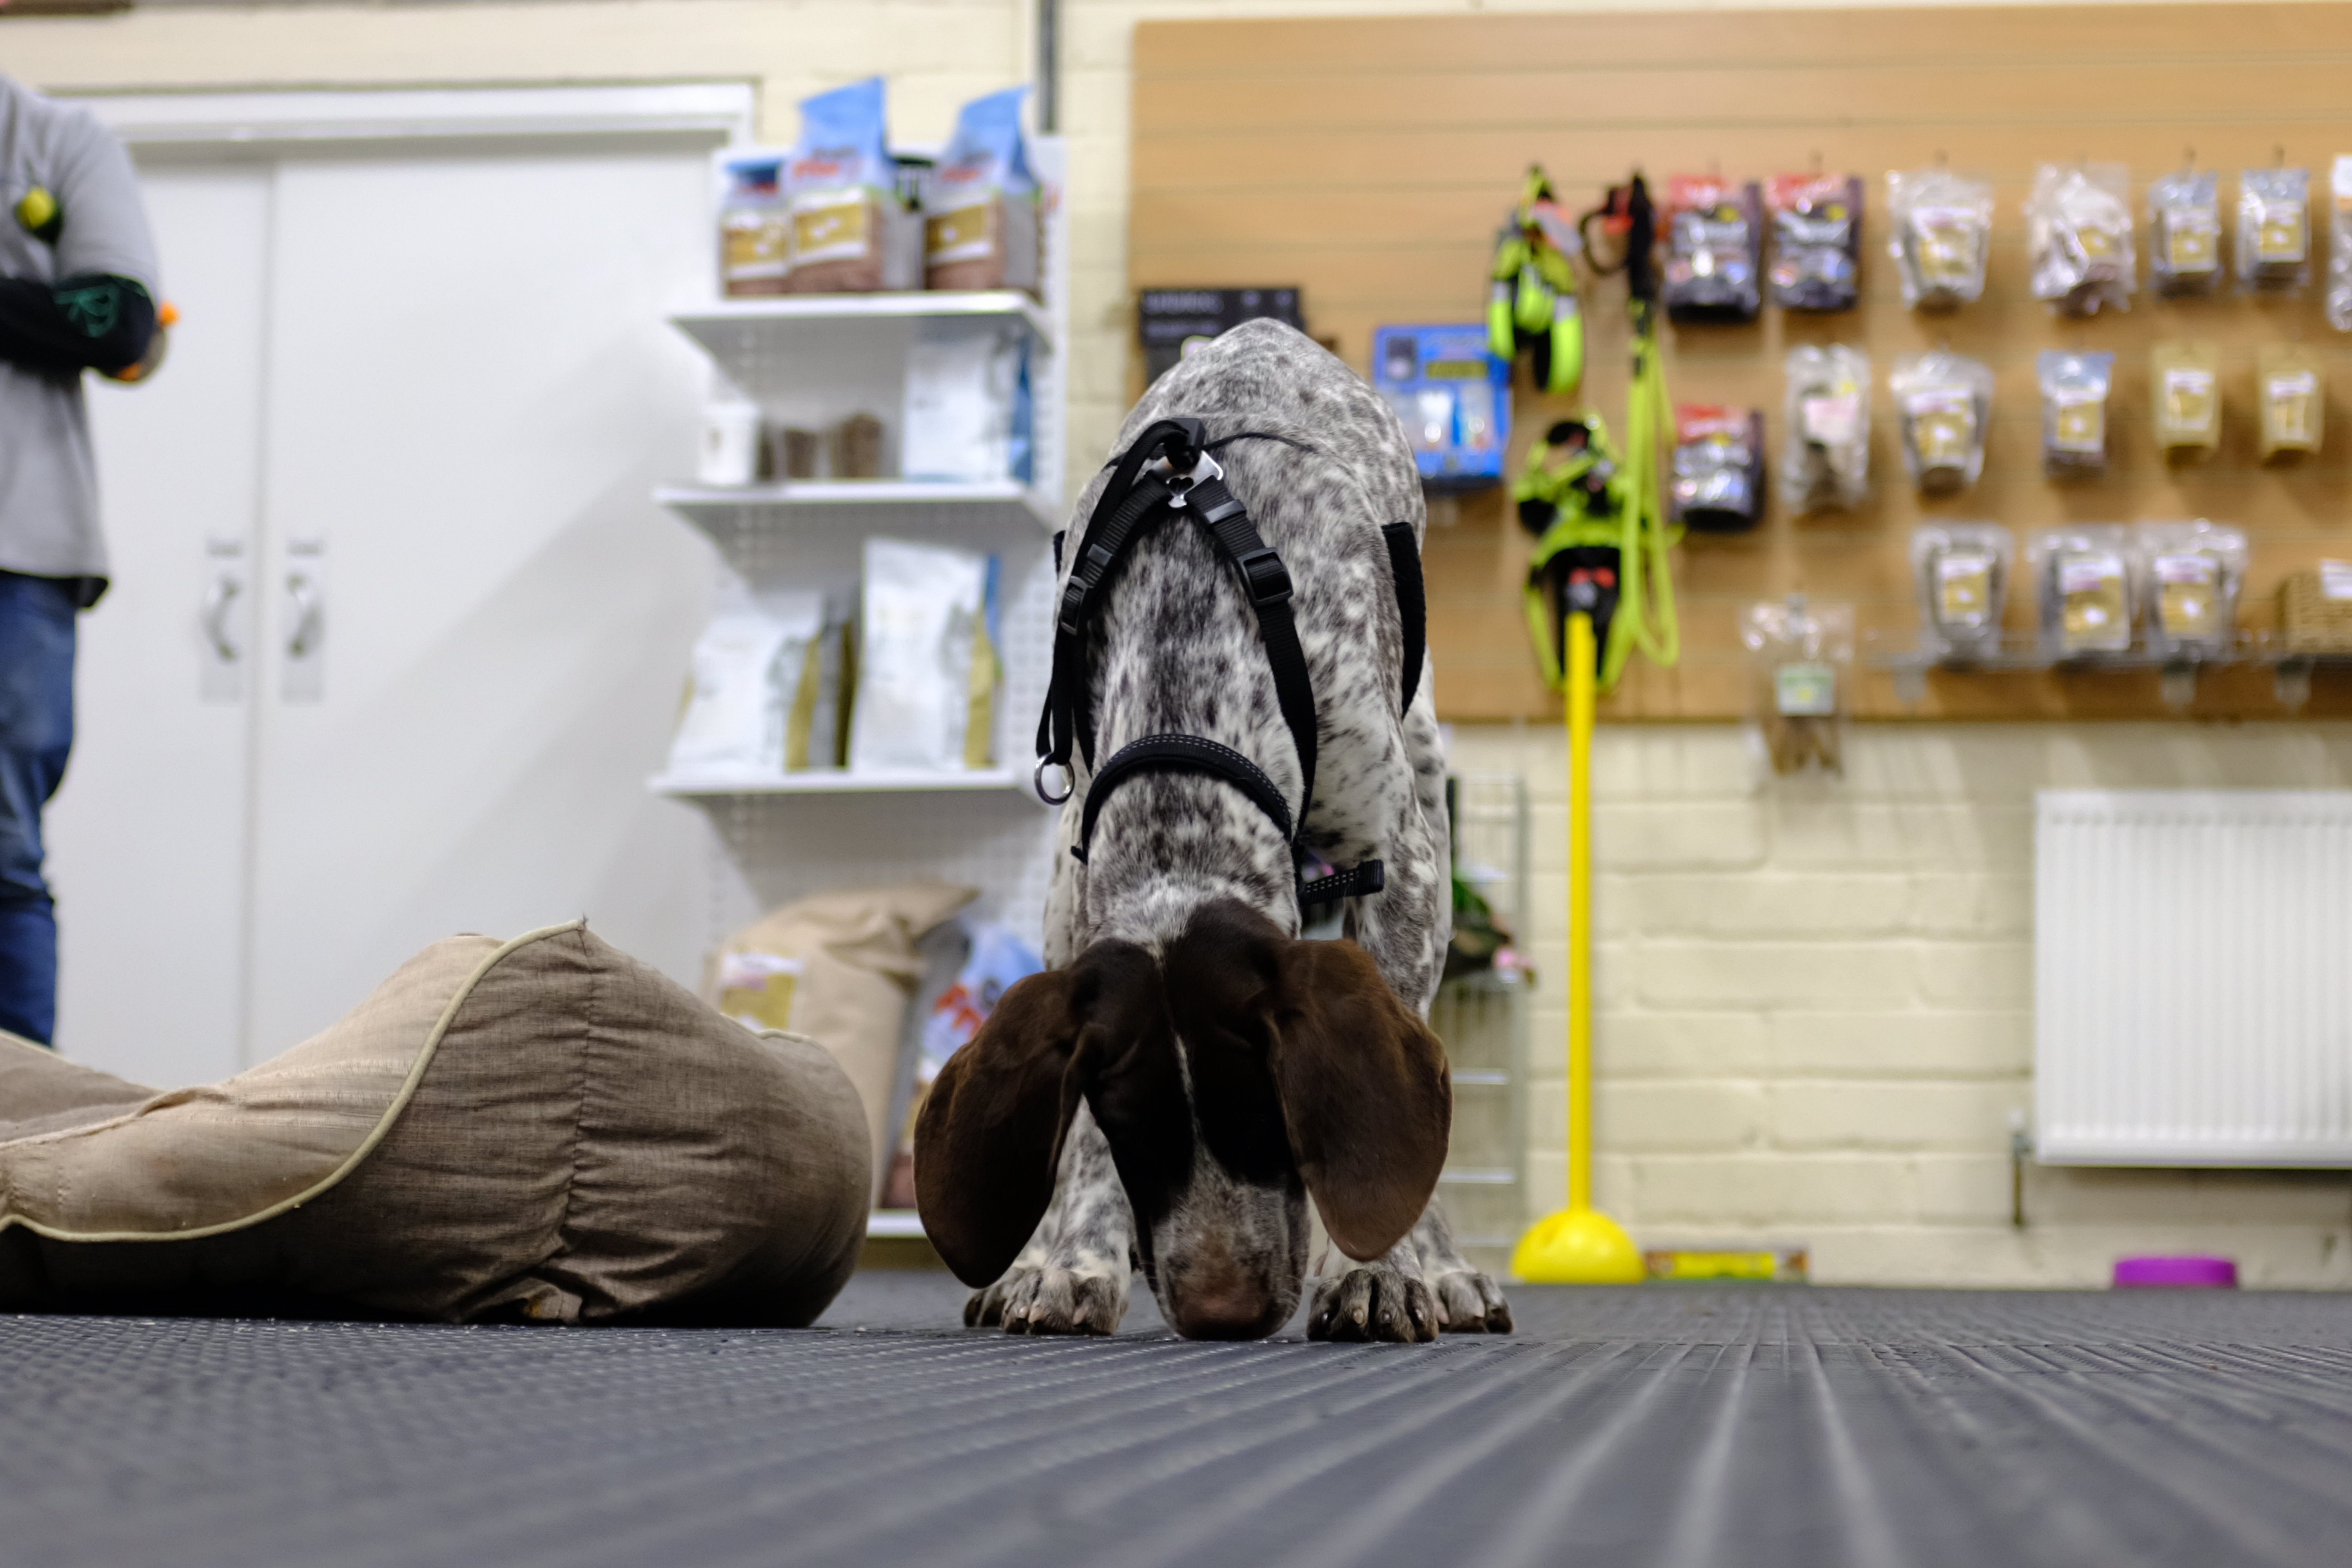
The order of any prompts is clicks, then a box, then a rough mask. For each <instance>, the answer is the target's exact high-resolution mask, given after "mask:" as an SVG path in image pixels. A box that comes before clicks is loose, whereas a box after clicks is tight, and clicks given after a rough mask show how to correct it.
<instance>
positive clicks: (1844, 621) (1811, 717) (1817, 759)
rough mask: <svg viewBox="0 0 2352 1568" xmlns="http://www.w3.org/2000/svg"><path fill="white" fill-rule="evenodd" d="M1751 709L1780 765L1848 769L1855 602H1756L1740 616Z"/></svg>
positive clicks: (1785, 769) (1791, 769)
mask: <svg viewBox="0 0 2352 1568" xmlns="http://www.w3.org/2000/svg"><path fill="white" fill-rule="evenodd" d="M1739 640H1740V642H1741V644H1742V645H1743V646H1744V647H1746V648H1747V649H1748V694H1749V702H1748V707H1749V711H1750V713H1751V714H1752V716H1753V717H1754V720H1755V723H1756V727H1757V731H1758V732H1759V734H1760V735H1761V736H1762V738H1763V742H1764V751H1765V753H1766V755H1767V756H1769V758H1770V759H1771V763H1772V771H1773V772H1774V773H1801V772H1803V771H1804V770H1805V769H1807V768H1814V767H1817V768H1819V769H1821V770H1822V772H1823V773H1843V772H1844V771H1845V760H1844V751H1843V745H1842V744H1841V741H1842V729H1843V719H1844V716H1845V709H1846V688H1847V687H1848V686H1849V685H1851V684H1852V679H1851V678H1852V675H1853V605H1808V604H1807V603H1806V601H1805V596H1804V595H1802V594H1791V595H1789V597H1788V599H1787V601H1786V602H1785V603H1781V604H1765V605H1748V607H1747V609H1746V610H1744V611H1743V612H1742V613H1741V615H1740V617H1739Z"/></svg>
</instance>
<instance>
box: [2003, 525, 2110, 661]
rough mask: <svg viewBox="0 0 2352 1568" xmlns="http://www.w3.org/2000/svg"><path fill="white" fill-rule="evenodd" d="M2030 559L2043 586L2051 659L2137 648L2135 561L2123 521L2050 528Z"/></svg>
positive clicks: (2029, 551) (2031, 548) (2045, 641)
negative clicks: (2134, 628) (2134, 642)
mask: <svg viewBox="0 0 2352 1568" xmlns="http://www.w3.org/2000/svg"><path fill="white" fill-rule="evenodd" d="M2026 559H2027V561H2028V563H2030V564H2031V565H2032V571H2033V577H2034V581H2035V583H2036V584H2038V585H2039V595H2040V598H2041V611H2042V652H2043V653H2044V654H2045V655H2047V656H2048V657H2050V658H2082V657H2084V655H2086V654H2088V655H2097V654H2103V653H2128V652H2129V651H2130V650H2131V642H2132V606H2133V603H2134V600H2135V598H2136V597H2137V595H2134V594H2133V592H2132V584H2133V580H2134V575H2135V574H2134V570H2133V568H2134V563H2135V558H2134V555H2133V552H2132V549H2131V543H2130V540H2129V538H2128V536H2127V535H2126V533H2125V531H2124V529H2123V526H2122V525H2121V524H2120V523H2077V524H2075V525H2074V526H2073V527H2071V528H2053V529H2047V530H2044V531H2042V532H2041V533H2037V534H2035V535H2034V536H2033V539H2032V542H2031V543H2030V544H2029V545H2028V546H2027V548H2026Z"/></svg>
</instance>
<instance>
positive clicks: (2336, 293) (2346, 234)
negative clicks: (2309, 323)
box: [2327, 153, 2352, 332]
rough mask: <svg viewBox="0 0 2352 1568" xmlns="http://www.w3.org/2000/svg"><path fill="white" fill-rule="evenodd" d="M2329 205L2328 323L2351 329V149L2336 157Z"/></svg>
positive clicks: (2329, 184)
mask: <svg viewBox="0 0 2352 1568" xmlns="http://www.w3.org/2000/svg"><path fill="white" fill-rule="evenodd" d="M2328 194H2329V195H2331V196H2332V197H2333V198H2334V199H2333V200H2332V201H2331V202H2329V204H2328V208H2327V324H2328V325H2329V326H2331V327H2334V328H2335V329H2336V331H2339V332H2352V153H2344V154H2341V155H2339V156H2338V157H2337V158H2336V167H2335V169H2334V171H2333V178H2331V179H2330V180H2329V181H2328Z"/></svg>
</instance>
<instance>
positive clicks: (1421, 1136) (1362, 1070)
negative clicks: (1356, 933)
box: [1272, 942, 1454, 1262]
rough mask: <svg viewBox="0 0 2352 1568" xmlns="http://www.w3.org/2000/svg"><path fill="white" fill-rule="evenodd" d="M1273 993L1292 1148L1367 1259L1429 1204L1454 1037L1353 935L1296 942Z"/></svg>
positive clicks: (1440, 1153) (1313, 1187)
mask: <svg viewBox="0 0 2352 1568" xmlns="http://www.w3.org/2000/svg"><path fill="white" fill-rule="evenodd" d="M1280 967H1281V978H1280V980H1279V981H1278V983H1277V985H1276V996H1275V997H1274V999H1273V1006H1272V1023H1273V1029H1274V1052H1273V1065H1274V1080H1275V1086H1276V1089H1277V1091H1278V1092H1279V1093H1280V1094H1281V1097H1282V1116H1283V1121H1284V1124H1285V1126H1286V1128H1287V1130H1288V1131H1289V1134H1290V1153H1291V1158H1293V1159H1294V1160H1296V1161H1297V1163H1298V1173H1299V1175H1300V1176H1301V1177H1303V1178H1304V1179H1305V1180H1306V1183H1307V1192H1308V1193H1310V1194H1313V1196H1314V1199H1315V1207H1316V1209H1317V1211H1318V1212H1319V1213H1320V1214H1321V1215H1322V1216H1323V1227H1324V1228H1325V1229H1326V1230H1328V1231H1329V1232H1330V1233H1331V1239H1332V1241H1333V1242H1335V1243H1337V1244H1338V1246H1339V1250H1340V1251H1342V1252H1344V1253H1346V1254H1347V1255H1348V1256H1349V1257H1350V1258H1355V1259H1356V1260H1358V1261H1359V1262H1370V1261H1371V1260H1372V1259H1374V1258H1378V1257H1380V1256H1381V1254H1382V1253H1384V1252H1386V1251H1387V1250H1388V1249H1389V1248H1390V1247H1394V1246H1395V1245H1396V1244H1397V1243H1398V1242H1399V1241H1401V1240H1402V1239H1403V1237H1404V1235H1405V1233H1406V1232H1407V1231H1409V1230H1411V1229H1412V1226H1413V1222H1414V1221H1416V1220H1418V1219H1420V1218H1421V1215H1422V1211H1423V1209H1425V1208H1427V1207H1428V1206H1429V1195H1430V1194H1432V1193H1433V1192H1434V1191H1436V1190H1437V1173H1438V1171H1439V1170H1440V1169H1441V1168H1442V1167H1443V1166H1444V1163H1445V1143H1446V1136H1447V1134H1448V1132H1449V1131H1451V1129H1452V1126H1453V1120H1454V1088H1453V1084H1452V1082H1451V1081H1450V1080H1449V1079H1448V1078H1447V1077H1446V1072H1445V1047H1444V1046H1442V1045H1440V1044H1439V1043H1438V1039H1437V1037H1436V1036H1435V1035H1433V1034H1431V1033H1430V1031H1429V1027H1428V1026H1427V1025H1425V1024H1423V1022H1422V1021H1421V1020H1420V1019H1419V1018H1418V1017H1415V1016H1413V1014H1412V1009H1410V1008H1408V1007H1407V1006H1405V1005H1404V1004H1403V1003H1402V1002H1400V1001H1398V1000H1397V995H1396V993H1395V992H1393V991H1391V989H1389V984H1388V982H1387V981H1386V980H1384V979H1382V978H1381V972H1380V970H1379V969H1378V968H1377V967H1376V966H1375V965H1374V964H1373V963H1372V960H1371V955H1370V953H1367V952H1365V951H1364V950H1363V949H1362V948H1360V947H1359V946H1357V945H1356V944H1355V943H1354V942H1290V943H1288V944H1287V945H1286V947H1285V948H1284V950H1283V952H1282V958H1281V961H1280Z"/></svg>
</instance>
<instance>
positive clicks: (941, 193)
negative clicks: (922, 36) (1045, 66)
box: [923, 87, 1040, 294]
mask: <svg viewBox="0 0 2352 1568" xmlns="http://www.w3.org/2000/svg"><path fill="white" fill-rule="evenodd" d="M1028 93H1029V89H1027V88H1025V87H1013V88H1007V89H1004V90H1003V92H992V93H990V94H989V95H988V96H987V97H986V98H978V99H974V100H972V101H971V102H970V103H967V104H965V105H964V106H963V110H962V111H961V113H959V114H958V115H957V116H956V128H955V135H954V136H953V137H951V138H950V140H949V142H948V145H947V151H946V152H944V153H941V154H940V161H939V165H938V167H937V168H935V169H934V170H932V172H931V175H930V178H929V181H928V182H927V183H926V185H925V190H924V196H923V286H924V287H925V288H927V289H1027V290H1028V291H1029V292H1030V293H1031V294H1037V293H1038V292H1039V279H1040V270H1039V233H1038V206H1037V200H1038V192H1037V180H1036V176H1035V175H1034V174H1032V173H1031V172H1030V168H1029V153H1028V147H1027V144H1026V142H1024V140H1023V138H1022V134H1021V104H1022V100H1024V98H1026V97H1027V96H1028Z"/></svg>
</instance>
